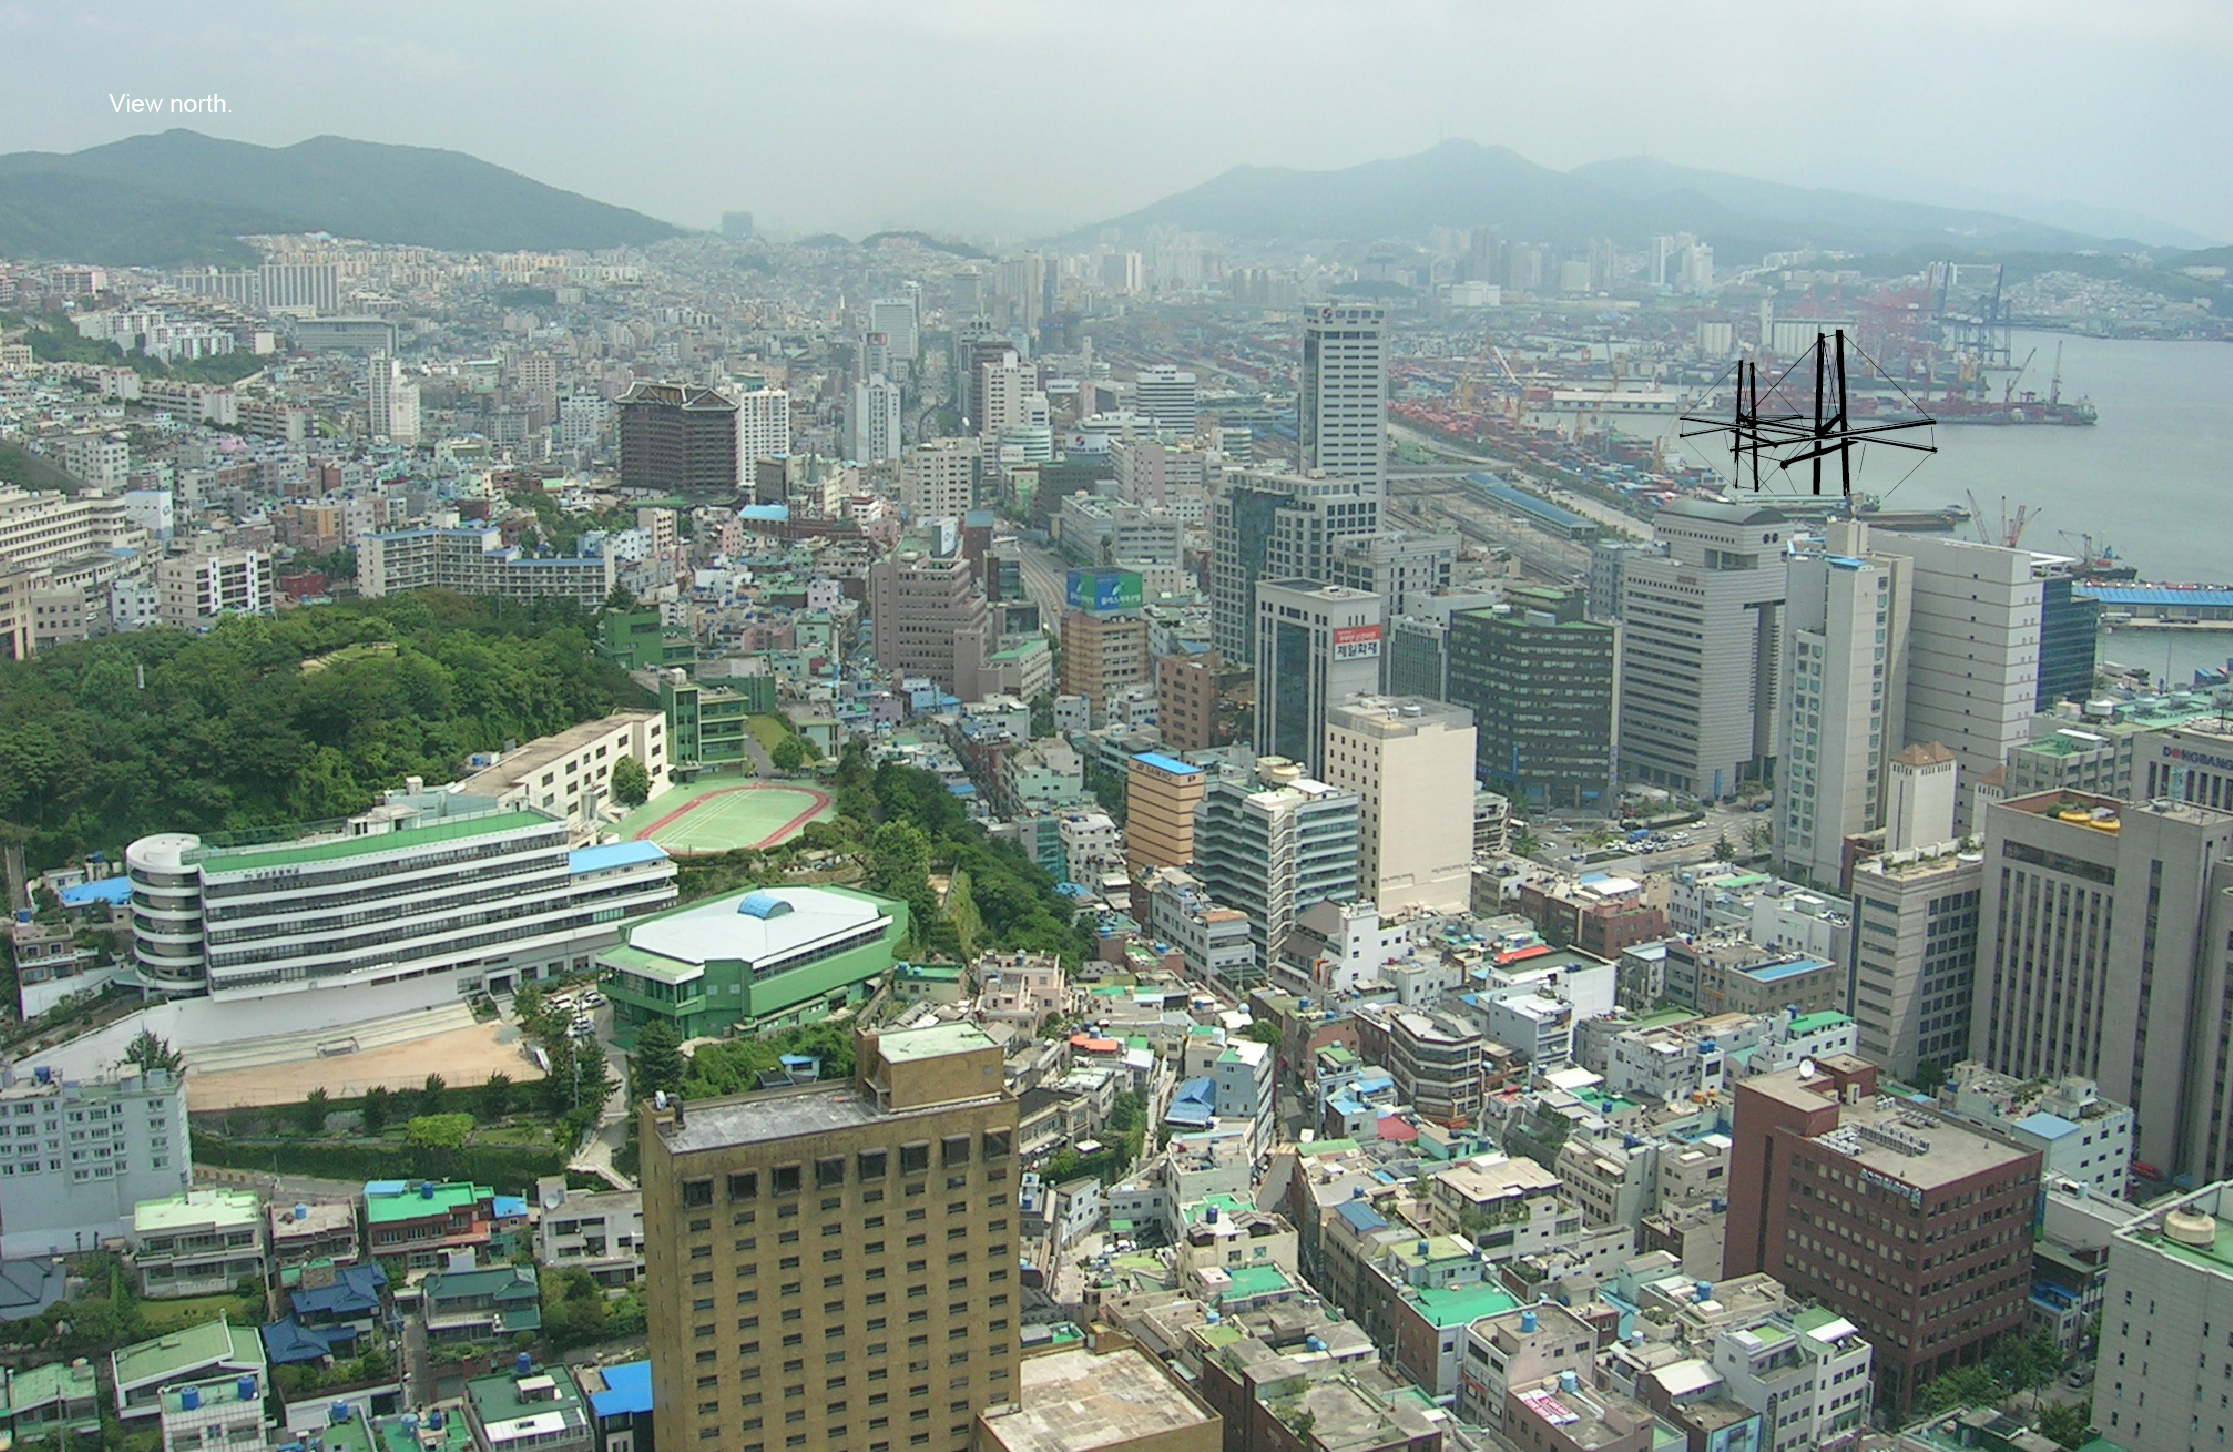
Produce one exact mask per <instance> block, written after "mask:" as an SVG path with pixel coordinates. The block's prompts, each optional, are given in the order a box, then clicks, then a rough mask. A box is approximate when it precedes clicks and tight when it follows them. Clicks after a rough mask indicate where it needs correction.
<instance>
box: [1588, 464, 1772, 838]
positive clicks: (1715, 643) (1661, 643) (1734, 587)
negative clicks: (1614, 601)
mask: <svg viewBox="0 0 2233 1452" xmlns="http://www.w3.org/2000/svg"><path fill="white" fill-rule="evenodd" d="M1652 533H1653V535H1654V536H1656V537H1657V539H1658V540H1659V542H1660V543H1661V544H1663V545H1665V546H1666V549H1667V553H1666V554H1665V555H1662V556H1639V557H1637V558H1634V559H1630V560H1628V561H1627V562H1626V563H1625V564H1623V566H1622V568H1621V608H1620V618H1621V620H1622V622H1623V623H1624V624H1625V625H1626V627H1627V628H1626V629H1625V630H1623V631H1622V632H1621V659H1620V700H1621V719H1620V774H1621V778H1622V779H1623V780H1624V781H1633V782H1643V783H1646V784H1648V785H1651V786H1659V787H1670V788H1672V789H1674V790H1676V791H1682V792H1689V793H1690V794H1692V795H1693V796H1699V797H1708V798H1712V797H1719V796H1724V795H1726V794H1728V793H1729V792H1732V791H1734V790H1736V788H1737V787H1738V786H1739V785H1741V784H1744V783H1748V782H1759V783H1767V782H1770V781H1773V780H1774V776H1775V768H1776V757H1777V755H1778V751H1779V747H1780V745H1781V732H1780V730H1779V729H1778V728H1779V726H1780V721H1779V719H1778V710H1777V708H1778V706H1779V704H1780V702H1779V696H1778V691H1777V685H1778V681H1777V678H1778V676H1779V675H1780V674H1781V672H1782V665H1783V660H1782V656H1783V651H1782V631H1783V591H1784V542H1785V541H1786V540H1787V539H1788V538H1789V537H1790V534H1791V525H1790V522H1789V521H1788V520H1787V519H1785V517H1784V516H1783V514H1782V513H1781V512H1780V511H1777V510H1774V509H1771V508H1768V507H1767V506H1766V505H1761V504H1717V503H1714V502H1712V501H1710V500H1703V499H1680V500H1677V501H1676V502H1675V503H1673V504H1670V505H1668V506H1667V507H1666V508H1665V509H1663V510H1661V511H1660V512H1659V516H1658V518H1657V519H1656V520H1655V521H1654V522H1653V524H1652Z"/></svg>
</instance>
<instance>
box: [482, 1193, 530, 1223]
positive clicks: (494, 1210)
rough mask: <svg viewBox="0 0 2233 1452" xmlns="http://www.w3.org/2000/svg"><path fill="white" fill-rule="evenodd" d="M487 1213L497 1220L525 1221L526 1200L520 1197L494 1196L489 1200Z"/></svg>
mask: <svg viewBox="0 0 2233 1452" xmlns="http://www.w3.org/2000/svg"><path fill="white" fill-rule="evenodd" d="M489 1213H490V1214H491V1215H494V1216H495V1217H496V1218H497V1219H499V1220H525V1219H526V1218H527V1200H526V1197H524V1196H521V1195H495V1196H492V1197H490V1199H489Z"/></svg>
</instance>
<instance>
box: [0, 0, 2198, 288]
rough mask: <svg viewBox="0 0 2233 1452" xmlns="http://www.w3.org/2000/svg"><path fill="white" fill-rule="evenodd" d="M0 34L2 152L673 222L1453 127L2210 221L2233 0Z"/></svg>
mask: <svg viewBox="0 0 2233 1452" xmlns="http://www.w3.org/2000/svg"><path fill="white" fill-rule="evenodd" d="M0 48H4V49H6V50H9V51H11V52H13V53H14V54H16V55H18V56H21V57H36V58H37V60H38V63H37V64H36V65H32V66H19V67H17V68H15V69H14V73H13V75H12V77H11V82H10V84H9V86H8V87H7V88H5V90H4V91H0V139H4V145H0V149H5V150H19V149H40V150H53V151H70V150H76V149H79V148H82V147H86V146H91V145H97V144H100V143H102V142H107V141H113V140H116V139H118V138H120V137H123V136H128V135H132V134H136V133H139V132H143V131H148V130H153V129H157V128H159V127H161V126H168V125H176V124H192V125H194V126H196V127H197V128H199V129H202V130H205V131H207V132H209V133H210V134H213V135H218V136H225V137H232V138H237V139H240V140H246V141H254V142H258V143H261V144H265V145H285V144H289V143H292V142H295V141H299V140H302V139H303V138H305V137H309V136H314V135H321V134H338V135H344V136H352V137H358V138H362V139H365V140H370V141H382V142H396V143H406V144H411V145H418V146H433V147H447V148H455V149H458V150H462V151H468V152H471V153H473V154H475V155H478V156H482V157H485V158H487V159H489V160H491V161H494V162H497V163H499V164H501V165H504V166H508V167H511V168H513V169H515V170H518V171H522V172H525V173H527V174H528V175H530V176H534V177H536V178H538V179H541V180H544V181H547V182H549V183H551V184H553V185H556V186H562V187H566V188H569V189H573V190H577V191H580V192H583V193H585V194H587V195H590V196H594V197H598V198H600V199H604V200H608V201H611V202H615V203H618V204H620V205H624V206H629V207H634V208H637V209H640V210H642V211H645V212H648V213H650V214H651V215H653V216H657V217H661V218H664V219H667V220H671V221H674V222H677V223H679V224H682V225H684V226H691V227H708V226H712V225H713V224H714V222H715V221H716V219H717V217H718V216H719V214H720V213H721V212H722V211H723V210H726V209H729V208H736V207H743V208H750V209H753V210H755V211H756V212H757V213H758V214H759V215H760V217H761V218H762V219H763V225H764V226H767V227H770V228H772V229H775V230H778V231H790V232H794V233H795V232H806V231H813V230H820V229H834V230H839V231H844V232H847V233H851V234H855V235H857V234H859V233H861V232H865V231H868V230H870V229H873V228H878V227H885V226H918V227H931V228H952V229H957V230H965V231H970V232H974V233H981V234H982V233H996V234H999V235H1001V236H1003V237H1007V238H1016V237H1025V236H1031V235H1037V234H1043V233H1048V232H1052V231H1056V230H1060V229H1062V228H1066V227H1071V226H1077V225H1083V224H1087V223H1091V222H1094V221H1097V220H1100V219H1102V218H1106V217H1110V216H1115V215H1118V214H1120V213H1123V212H1127V211H1130V210H1132V209H1133V208H1136V207H1139V206H1142V205H1145V204H1146V203H1149V202H1151V201H1153V200H1155V199H1156V198H1158V197H1161V196H1164V195H1167V194H1169V193H1171V192H1175V191H1178V190H1181V189H1183V188H1186V187H1190V186H1193V185H1196V184H1197V183H1199V182H1202V181H1204V180H1206V179H1208V178H1210V177H1212V176H1214V175H1216V174H1218V173H1219V172H1222V171H1224V170H1226V169H1227V168H1229V167H1232V166H1236V165H1242V164H1255V165H1264V166H1290V167H1301V168H1311V169H1316V168H1333V167H1343V166H1350V165H1354V164H1356V163H1358V162H1362V161H1366V160H1370V159H1373V158H1376V157H1386V156H1398V155H1404V154H1408V153H1411V152H1416V151H1419V150H1422V149H1424V148H1425V147H1427V146H1430V145H1432V144H1433V143H1434V142H1436V141H1438V140H1441V139H1444V138H1449V137H1464V138H1469V139H1472V140H1475V141H1479V142H1482V143H1484V144H1488V145H1502V146H1508V147H1511V148H1512V149H1513V150H1515V151H1518V152H1520V153H1521V154H1523V155H1525V156H1527V157H1529V158H1531V159H1532V160H1535V161H1537V162H1540V163H1542V164H1544V165H1546V166H1552V167H1557V168H1562V169H1563V168H1568V167H1572V166H1575V165H1578V164H1581V163H1585V162H1589V161H1595V160H1602V159H1605V158H1609V157H1620V156H1633V155H1639V154H1650V155H1652V156H1655V157H1660V158H1663V159H1666V160H1671V161H1675V162H1678V163H1681V164H1684V165H1688V166H1698V167H1708V168H1713V169H1718V170H1723V171H1730V172H1738V173H1743V174H1746V175H1750V176H1758V177H1764V178H1768V179H1773V180H1778V181H1787V182H1793V183H1799V184H1803V185H1810V186H1836V187H1843V188H1848V189H1852V190H1861V191H1869V192H1875V193H1880V194H1884V195H1890V196H1896V197H1901V198H1905V199H1909V200H1916V201H1928V202H1937V203H1942V204H1947V205H1957V206H1970V207H1987V208H1993V209H1996V210H2001V211H2006V212H2011V213H2015V214H2017V215H2021V216H2025V217H2029V218H2032V219H2035V220H2040V221H2045V222H2049V223H2053V224H2056V225H2059V226H2064V227H2067V228H2070V229H2072V230H2076V231H2082V232H2089V233H2093V234H2097V235H2104V236H2119V235H2121V236H2131V237H2136V238H2138V239H2139V240H2142V241H2148V242H2155V243H2163V244H2177V245H2188V246H2195V245H2202V244H2204V243H2206V242H2212V241H2218V240H2223V239H2224V238H2226V237H2229V236H2233V187H2228V185H2227V184H2226V183H2227V182H2228V180H2229V177H2228V168H2227V163H2226V161H2225V159H2224V156H2223V154H2222V152H2221V151H2220V150H2219V149H2217V148H2215V147H2214V146H2212V145H2211V144H2210V140H2211V138H2215V137H2219V136H2223V135H2224V134H2225V133H2226V131H2227V129H2228V126H2229V124H2233V99H2229V96H2228V93H2227V91H2226V89H2225V87H2224V86H2223V84H2222V80H2221V78H2222V76H2223V75H2224V73H2225V70H2226V65H2227V62H2228V59H2229V58H2233V12H2229V11H2228V10H2227V9H2225V8H2224V7H2221V6H2216V5H2210V4H2206V3H2197V0H2133V3H2127V4H2122V5H2116V6H2099V5H2089V4H2081V3H2077V0H2042V3H2033V4H2025V5H2017V4H2013V3H2007V0H1952V3H1931V4H1926V3H1922V0H1888V3H1882V4H1876V5H1870V6H1865V7H1843V8H1840V9H1837V10H1834V11H1828V12H1824V11H1808V12H1804V13H1801V12H1794V11H1777V10H1774V9H1771V8H1767V7H1758V6H1752V5H1746V4H1741V3H1731V0H1711V3H1706V4H1702V5H1691V6H1681V7H1667V6H1646V5H1631V4H1616V3H1597V4H1583V5H1570V6H1540V5H1514V4H1504V3H1489V4H1463V3H1452V0H1391V3H1384V4H1375V5H1371V6H1360V5H1353V4H1346V3H1336V0H1237V3H1232V4H1220V5H1213V6H1201V5H1184V4H1176V3H1170V0H1126V3H1113V0H1081V3H1074V4H1049V5H1035V4H1024V3H1014V0H921V3H905V4H902V3H890V0H827V3H818V4H814V5H809V6H786V5H770V4H763V3H745V4H723V3H681V4H674V5H667V6H661V7H658V8H656V9H655V10H646V11H618V10H614V9H612V8H609V7H602V6H588V5H580V4H570V3H555V4H535V5H525V4H510V3H505V4H487V5H474V6H465V7H460V6H448V5H444V6H436V5H430V4H426V3H423V0H403V3H398V4H393V5H387V6H380V7H374V8H370V9H367V8H364V7H311V6H300V5H290V4H282V3H273V0H253V3H247V4H240V5H229V6H225V7H222V8H209V7H176V6H166V5H159V4H153V3H148V0H125V3H118V4H111V5H103V6H98V7H87V6H75V5H64V4H60V3H55V0H28V3H26V0H16V3H12V4H9V5H5V6H0ZM126 91H130V92H133V93H136V94H142V95H148V96H158V97H163V98H169V97H174V96H184V97H202V96H210V95H214V96H220V97H223V98H224V100H225V102H226V108H225V111H224V112H223V113H222V114H218V115H202V116H195V117H192V118H191V119H190V120H187V121H185V122H183V123H182V122H181V120H180V119H179V118H177V117H174V116H168V115H165V116H145V115H138V116H135V115H132V114H128V113H125V112H120V111H119V110H118V109H117V108H116V106H115V105H114V103H113V101H112V98H113V97H114V96H116V95H118V94H121V93H123V92H126Z"/></svg>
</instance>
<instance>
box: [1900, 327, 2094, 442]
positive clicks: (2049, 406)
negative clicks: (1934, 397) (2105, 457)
mask: <svg viewBox="0 0 2233 1452" xmlns="http://www.w3.org/2000/svg"><path fill="white" fill-rule="evenodd" d="M2024 362H2025V364H2026V366H2029V364H2030V362H2031V360H2030V359H2028V358H2027V359H2025V360H2024ZM2023 376H2024V373H2023V369H2021V368H2019V369H2017V370H2016V377H2015V378H2011V379H2009V380H2008V387H2007V388H2006V389H2005V390H2004V391H2003V392H2002V393H2001V396H2000V401H1999V402H1998V403H1995V402H1994V401H1993V400H1992V399H1990V398H1972V397H1970V396H1969V395H1967V394H1962V393H1957V392H1955V391H1954V390H1953V389H1951V388H1949V389H1947V390H1946V396H1945V397H1944V398H1942V399H1940V400H1939V401H1938V404H1937V406H1936V407H1935V408H1933V409H1932V414H1933V415H1934V416H1935V417H1936V418H1937V420H1938V422H1940V423H1942V424H1984V425H1989V426H1995V427H2006V426H2010V425H2020V424H2061V425H2064V426H2066V427H2071V428H2092V427H2093V426H2094V425H2095V424H2096V423H2098V422H2100V419H2101V415H2100V414H2099V413H2098V412H2097V411H2096V410H2095V409H2094V406H2093V402H2092V400H2091V399H2086V398H2080V399H2078V400H2077V401H2075V402H2065V401H2064V400H2063V396H2062V345H2061V344H2059V343H2058V344H2056V345H2055V377H2054V381H2053V382H2052V383H2050V384H2049V385H2048V387H2047V396H2046V397H2045V398H2041V397H2040V396H2039V395H2038V394H2036V393H2033V392H2031V391H2030V390H2028V389H2027V390H2025V391H2024V392H2022V393H2018V392H2017V391H2016V380H2017V379H2019V378H2022V377H2023Z"/></svg>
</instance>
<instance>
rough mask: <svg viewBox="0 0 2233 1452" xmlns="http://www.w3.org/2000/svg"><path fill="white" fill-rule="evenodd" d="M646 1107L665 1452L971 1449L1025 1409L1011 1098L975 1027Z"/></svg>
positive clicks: (869, 1042)
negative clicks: (980, 1424) (836, 1075)
mask: <svg viewBox="0 0 2233 1452" xmlns="http://www.w3.org/2000/svg"><path fill="white" fill-rule="evenodd" d="M638 1112H639V1116H640V1117H639V1120H638V1123H639V1125H640V1126H641V1131H642V1140H643V1195H644V1313H645V1319H646V1321H647V1322H648V1323H649V1325H648V1329H649V1332H650V1340H651V1364H652V1388H653V1395H654V1398H655V1399H656V1401H657V1403H658V1405H659V1407H660V1420H661V1426H662V1428H664V1429H668V1435H669V1436H670V1437H671V1438H672V1439H673V1440H674V1441H676V1442H677V1443H679V1444H681V1445H684V1446H688V1447H693V1448H709V1449H714V1452H745V1449H747V1448H751V1447H766V1446H768V1445H770V1444H774V1445H780V1446H788V1447H790V1448H793V1449H799V1448H804V1449H806V1452H829V1449H834V1448H840V1447H865V1446H869V1445H872V1442H873V1441H892V1442H900V1439H901V1437H903V1436H904V1437H906V1438H909V1439H919V1440H910V1441H908V1442H903V1443H901V1445H912V1446H916V1447H924V1448H931V1449H934V1452H966V1449H967V1448H968V1447H969V1446H970V1425H971V1420H972V1419H973V1418H974V1417H975V1415H976V1414H977V1412H978V1411H980V1410H982V1409H983V1408H985V1407H987V1406H993V1405H999V1404H1004V1403H1008V1402H1013V1401H1015V1400H1017V1398H1018V1392H1017V1382H1016V1376H1017V1369H1016V1364H1017V1344H1018V1327H1019V1326H1020V1324H1021V1316H1022V1306H1021V1302H1020V1298H1021V1296H1022V1288H1021V1286H1020V1285H1019V1284H1018V1281H1017V1277H1018V1275H1019V1274H1020V1272H1019V1271H1018V1269H1017V1259H1018V1245H1019V1242H1018V1238H1017V1233H1016V1229H1015V1227H1016V1224H1017V1198H1016V1189H1017V1185H1018V1183H1019V1182H1018V1179H1017V1174H1018V1166H1017V1164H1016V1159H1015V1153H1016V1146H1015V1135H1016V1101H1015V1099H1014V1097H1013V1096H1011V1095H1010V1094H1008V1093H1007V1092H1006V1090H1005V1089H1004V1088H1003V1087H1002V1079H1001V1059H1000V1047H999V1045H997V1044H996V1043H994V1042H993V1041H992V1040H991V1039H990V1038H987V1037H986V1036H985V1034H984V1032H983V1031H982V1030H980V1029H978V1028H976V1027H975V1026H974V1025H970V1024H942V1025H934V1026H931V1027H927V1028H917V1029H905V1030H898V1031H889V1032H885V1033H882V1034H874V1033H863V1034H861V1035H859V1036H858V1037H857V1039H856V1048H855V1057H854V1070H853V1074H852V1075H851V1076H850V1077H848V1078H844V1079H832V1080H823V1081H821V1082H817V1083H810V1084H800V1085H794V1086H793V1087H790V1088H783V1089H762V1090H757V1091H755V1092H753V1093H750V1094H740V1095H734V1096H730V1097H726V1098H718V1099H697V1100H689V1101H684V1100H680V1099H669V1100H666V1101H665V1102H664V1103H662V1104H654V1103H646V1104H644V1105H642V1106H641V1107H640V1109H639V1111H638ZM887 1428H895V1429H897V1433H896V1435H895V1434H891V1433H888V1432H887V1431H886V1429H887ZM779 1437H780V1438H781V1439H782V1440H781V1441H779V1440H778V1438H779Z"/></svg>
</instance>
